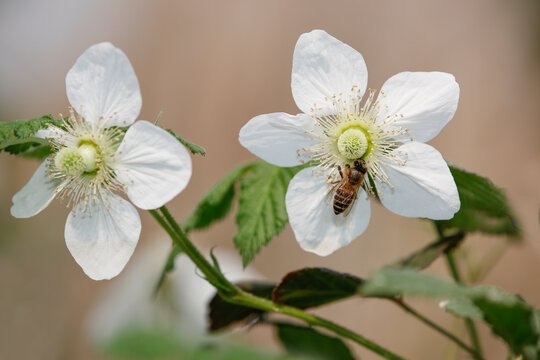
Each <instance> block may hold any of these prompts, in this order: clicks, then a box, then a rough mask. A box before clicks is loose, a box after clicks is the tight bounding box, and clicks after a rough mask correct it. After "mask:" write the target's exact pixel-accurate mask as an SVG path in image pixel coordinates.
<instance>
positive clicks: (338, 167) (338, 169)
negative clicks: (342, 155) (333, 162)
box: [337, 165, 343, 179]
mask: <svg viewBox="0 0 540 360" xmlns="http://www.w3.org/2000/svg"><path fill="white" fill-rule="evenodd" d="M337 171H339V176H341V178H342V179H343V173H342V172H341V166H339V165H338V166H337Z"/></svg>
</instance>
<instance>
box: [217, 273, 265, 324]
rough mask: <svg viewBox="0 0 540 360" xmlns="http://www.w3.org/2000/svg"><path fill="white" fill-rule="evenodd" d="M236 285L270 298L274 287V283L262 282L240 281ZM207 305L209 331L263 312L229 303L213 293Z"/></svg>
mask: <svg viewBox="0 0 540 360" xmlns="http://www.w3.org/2000/svg"><path fill="white" fill-rule="evenodd" d="M237 285H238V287H240V288H241V289H242V290H244V291H247V292H249V293H251V294H253V295H256V296H259V297H263V298H266V299H271V298H272V290H273V289H274V287H275V284H270V283H262V282H242V283H239V284H237ZM208 306H209V315H208V316H209V317H210V329H209V330H210V331H216V330H219V329H222V328H224V327H227V326H229V325H231V324H232V323H234V322H236V321H242V320H245V319H247V318H251V317H253V316H257V315H260V314H262V313H263V312H264V311H262V310H258V309H253V308H250V307H247V306H241V305H235V304H231V303H229V302H227V301H225V300H223V299H222V298H221V297H220V296H219V294H216V295H214V297H213V298H212V300H211V301H210V303H209V305H208Z"/></svg>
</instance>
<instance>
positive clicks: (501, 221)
mask: <svg viewBox="0 0 540 360" xmlns="http://www.w3.org/2000/svg"><path fill="white" fill-rule="evenodd" d="M450 171H451V172H452V176H453V177H454V181H455V182H456V185H457V188H458V192H459V198H460V200H461V208H460V210H459V211H458V212H457V213H456V215H455V216H454V217H453V218H452V219H450V220H437V222H438V223H439V224H440V225H441V226H442V227H443V228H445V229H457V230H461V231H465V232H476V231H478V232H483V233H487V234H496V235H508V236H510V237H512V238H519V237H521V229H520V226H519V223H518V221H517V219H516V217H515V216H514V212H513V211H512V209H511V208H510V205H509V203H508V199H507V198H506V196H505V194H504V192H503V190H502V189H500V188H498V187H497V186H495V185H494V184H493V183H492V182H491V181H490V180H488V179H487V178H484V177H482V176H479V175H476V174H474V173H471V172H469V171H466V170H462V169H459V168H457V167H455V166H452V165H450Z"/></svg>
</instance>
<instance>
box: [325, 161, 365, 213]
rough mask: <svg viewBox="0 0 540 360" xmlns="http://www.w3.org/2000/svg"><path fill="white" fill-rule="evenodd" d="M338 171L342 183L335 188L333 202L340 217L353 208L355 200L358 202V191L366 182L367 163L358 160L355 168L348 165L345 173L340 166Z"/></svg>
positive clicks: (355, 162)
mask: <svg viewBox="0 0 540 360" xmlns="http://www.w3.org/2000/svg"><path fill="white" fill-rule="evenodd" d="M338 171H339V175H340V176H341V181H340V182H339V184H337V185H336V187H335V193H334V202H333V204H334V214H336V215H339V214H341V213H343V212H344V211H345V210H347V209H350V208H351V207H352V204H353V203H354V200H356V195H357V193H358V189H359V188H360V186H362V183H363V182H364V177H365V176H366V172H367V168H366V163H365V162H364V161H363V160H361V159H358V160H355V161H354V167H352V168H351V166H350V165H349V164H347V165H345V171H343V172H342V171H341V166H338ZM344 215H347V214H344Z"/></svg>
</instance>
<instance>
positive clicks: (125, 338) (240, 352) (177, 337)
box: [103, 329, 295, 360]
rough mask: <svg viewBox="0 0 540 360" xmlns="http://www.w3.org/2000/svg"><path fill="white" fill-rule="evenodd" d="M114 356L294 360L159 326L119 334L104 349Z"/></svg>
mask: <svg viewBox="0 0 540 360" xmlns="http://www.w3.org/2000/svg"><path fill="white" fill-rule="evenodd" d="M103 352H104V355H106V356H107V358H108V359H109V358H114V359H129V360H134V359H137V360H138V359H141V360H142V359H144V360H158V359H163V360H165V359H182V360H209V359H211V360H253V359H258V360H294V359H295V358H293V357H292V356H289V355H281V354H275V353H272V352H267V351H264V350H259V349H255V348H251V347H248V346H246V345H241V344H235V343H230V342H227V341H219V342H218V341H212V342H209V341H206V342H205V341H204V340H197V341H194V338H193V337H192V336H191V337H187V338H186V337H185V336H182V334H181V333H179V334H176V333H173V332H165V331H160V330H156V329H133V330H129V331H126V332H123V333H120V334H118V335H116V337H114V338H113V339H112V340H111V341H110V342H109V343H108V344H107V345H106V346H105V349H104V350H103Z"/></svg>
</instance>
